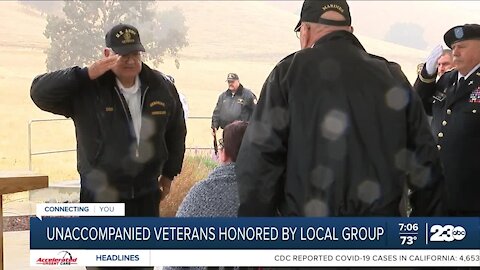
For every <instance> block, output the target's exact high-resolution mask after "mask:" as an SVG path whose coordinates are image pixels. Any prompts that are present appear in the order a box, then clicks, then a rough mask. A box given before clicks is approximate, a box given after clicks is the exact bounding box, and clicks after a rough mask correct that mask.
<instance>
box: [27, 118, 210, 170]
mask: <svg viewBox="0 0 480 270" xmlns="http://www.w3.org/2000/svg"><path fill="white" fill-rule="evenodd" d="M209 119H211V117H207V116H190V117H188V120H209ZM55 121H72V119H69V118H49V119H33V120H30V121H28V169H29V170H32V157H33V156H39V155H48V154H57V153H65V152H75V151H77V149H59V150H49V151H39V152H32V124H34V123H40V122H55ZM187 136H188V135H187ZM186 149H187V150H193V149H195V150H213V147H187V148H186Z"/></svg>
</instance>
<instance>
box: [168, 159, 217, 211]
mask: <svg viewBox="0 0 480 270" xmlns="http://www.w3.org/2000/svg"><path fill="white" fill-rule="evenodd" d="M215 166H216V163H215V161H213V160H212V159H211V158H210V157H208V156H187V157H186V158H185V160H184V162H183V168H182V173H181V174H180V175H179V176H177V177H176V178H175V180H174V181H173V183H172V188H171V192H170V194H169V195H168V196H167V197H166V198H165V200H163V201H162V202H161V203H160V214H161V215H162V216H164V217H173V216H175V213H177V209H178V206H179V205H180V203H181V202H182V200H183V198H184V197H185V195H187V193H188V191H189V190H190V188H191V187H192V186H193V185H194V184H195V183H196V182H198V181H199V180H201V179H204V178H205V177H207V175H208V173H209V172H210V171H211V170H212V169H213V168H214V167H215Z"/></svg>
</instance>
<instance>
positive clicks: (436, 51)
mask: <svg viewBox="0 0 480 270" xmlns="http://www.w3.org/2000/svg"><path fill="white" fill-rule="evenodd" d="M442 53H443V47H442V45H440V44H439V45H437V46H436V47H435V48H433V50H432V52H431V53H430V55H429V56H428V57H427V61H426V62H425V68H426V69H427V73H428V75H433V74H435V72H437V64H438V58H440V56H442Z"/></svg>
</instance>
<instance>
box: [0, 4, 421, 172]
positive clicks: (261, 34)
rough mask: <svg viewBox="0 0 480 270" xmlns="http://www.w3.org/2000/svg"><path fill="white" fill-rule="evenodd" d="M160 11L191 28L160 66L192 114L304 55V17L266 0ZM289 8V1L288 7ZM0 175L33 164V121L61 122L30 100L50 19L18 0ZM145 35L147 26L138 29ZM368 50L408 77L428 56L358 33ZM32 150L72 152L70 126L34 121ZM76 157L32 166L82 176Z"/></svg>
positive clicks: (192, 125)
mask: <svg viewBox="0 0 480 270" xmlns="http://www.w3.org/2000/svg"><path fill="white" fill-rule="evenodd" d="M295 3H296V4H298V5H299V6H300V5H301V3H302V2H300V1H298V2H295ZM158 4H159V9H166V8H171V7H173V6H178V7H180V8H181V9H182V10H183V11H184V15H185V17H186V23H187V26H188V27H189V32H188V40H189V43H190V46H189V47H188V48H186V49H185V50H183V51H182V52H181V53H180V61H181V67H180V69H176V68H175V65H174V62H173V59H165V63H164V64H162V65H160V66H158V67H157V68H158V69H160V70H162V71H164V72H166V73H168V74H171V75H173V76H174V77H175V79H176V82H177V88H178V89H179V91H181V92H183V93H184V94H185V95H186V96H187V99H188V102H189V106H190V115H191V116H207V117H210V116H211V112H212V110H213V107H214V105H215V102H216V100H217V97H218V95H219V93H220V92H221V91H223V90H224V89H225V87H226V84H225V77H226V75H227V73H229V72H236V73H238V74H239V76H240V80H241V82H242V83H243V84H244V85H245V86H246V87H248V88H251V89H252V90H253V91H254V92H255V93H257V94H258V93H259V92H260V89H261V86H262V84H263V82H264V80H265V78H266V76H267V75H268V73H269V72H270V70H271V69H272V68H273V67H274V65H275V64H276V63H277V62H278V61H279V60H280V59H282V58H283V57H285V56H286V55H288V54H290V53H292V52H294V51H296V50H298V48H299V41H298V39H297V38H296V37H295V34H294V33H293V31H292V29H293V26H294V25H295V23H296V22H297V20H298V15H295V14H293V13H292V12H290V11H289V10H287V9H286V8H285V7H284V6H276V5H272V4H271V3H269V2H268V1H266V2H260V1H241V2H240V1H202V2H194V1H170V2H167V1H161V2H158ZM287 4H288V3H287ZM0 16H1V18H3V19H2V21H3V25H2V28H0V57H1V59H2V60H3V61H2V63H1V64H0V94H1V95H2V97H3V98H2V99H0V119H1V122H2V127H3V128H2V130H1V131H0V149H1V150H0V170H12V169H25V168H27V167H28V155H27V154H28V151H27V149H28V148H27V145H28V144H27V132H28V130H27V123H28V121H29V120H31V119H38V118H41V119H44V118H51V117H55V116H53V115H51V114H49V113H45V112H42V111H40V110H39V109H37V108H36V107H35V106H34V105H33V103H32V102H31V100H30V97H29V89H30V84H31V81H32V79H33V78H34V77H35V76H36V75H38V74H40V73H43V72H44V71H45V64H44V63H45V55H44V53H43V50H44V49H45V48H47V46H48V40H46V39H45V37H44V36H43V31H44V28H45V25H46V21H45V16H44V15H42V14H41V13H39V12H36V11H34V10H32V9H31V8H27V7H25V6H24V5H22V4H20V3H18V2H8V1H7V2H0ZM140 30H141V29H140ZM359 38H360V40H361V41H362V42H363V43H364V45H365V47H366V48H367V50H368V51H369V52H372V53H377V54H380V55H382V56H385V57H387V58H389V59H391V60H393V61H396V62H399V63H400V64H402V66H403V67H404V70H405V71H406V73H407V74H410V78H412V77H414V75H415V74H414V71H415V66H416V64H417V63H418V62H419V61H420V60H421V59H423V57H424V56H425V54H426V53H425V52H423V51H418V50H413V49H409V48H405V47H402V46H398V45H394V44H390V43H387V42H383V41H379V40H376V39H373V38H368V37H365V36H361V35H360V36H359ZM187 124H188V128H189V135H188V141H187V145H189V146H209V145H210V144H211V136H210V131H209V126H210V120H208V119H207V120H189V121H188V123H187ZM33 135H34V141H33V148H34V151H44V150H52V149H65V148H74V147H75V142H74V133H73V128H72V125H71V122H70V121H64V122H61V123H55V124H51V123H50V124H34V126H33ZM74 162H75V155H74V154H73V153H66V154H55V155H51V156H47V157H34V158H33V164H34V169H35V170H38V171H42V172H46V173H49V175H51V176H52V178H53V179H61V178H74V177H76V172H75V168H74V166H73V164H74Z"/></svg>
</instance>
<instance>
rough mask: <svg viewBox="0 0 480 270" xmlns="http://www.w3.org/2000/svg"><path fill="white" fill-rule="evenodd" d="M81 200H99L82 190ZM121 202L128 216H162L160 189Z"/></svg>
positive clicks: (145, 269) (93, 269) (123, 269)
mask: <svg viewBox="0 0 480 270" xmlns="http://www.w3.org/2000/svg"><path fill="white" fill-rule="evenodd" d="M80 202H82V203H94V202H97V201H96V200H95V198H94V197H93V196H92V195H91V194H89V193H88V192H86V191H82V192H80ZM119 202H120V203H125V216H126V217H158V216H160V190H157V191H155V192H151V193H148V194H146V195H145V196H142V197H139V198H135V199H131V200H122V201H119ZM112 218H114V217H112ZM87 270H153V267H126V266H125V267H87Z"/></svg>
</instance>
